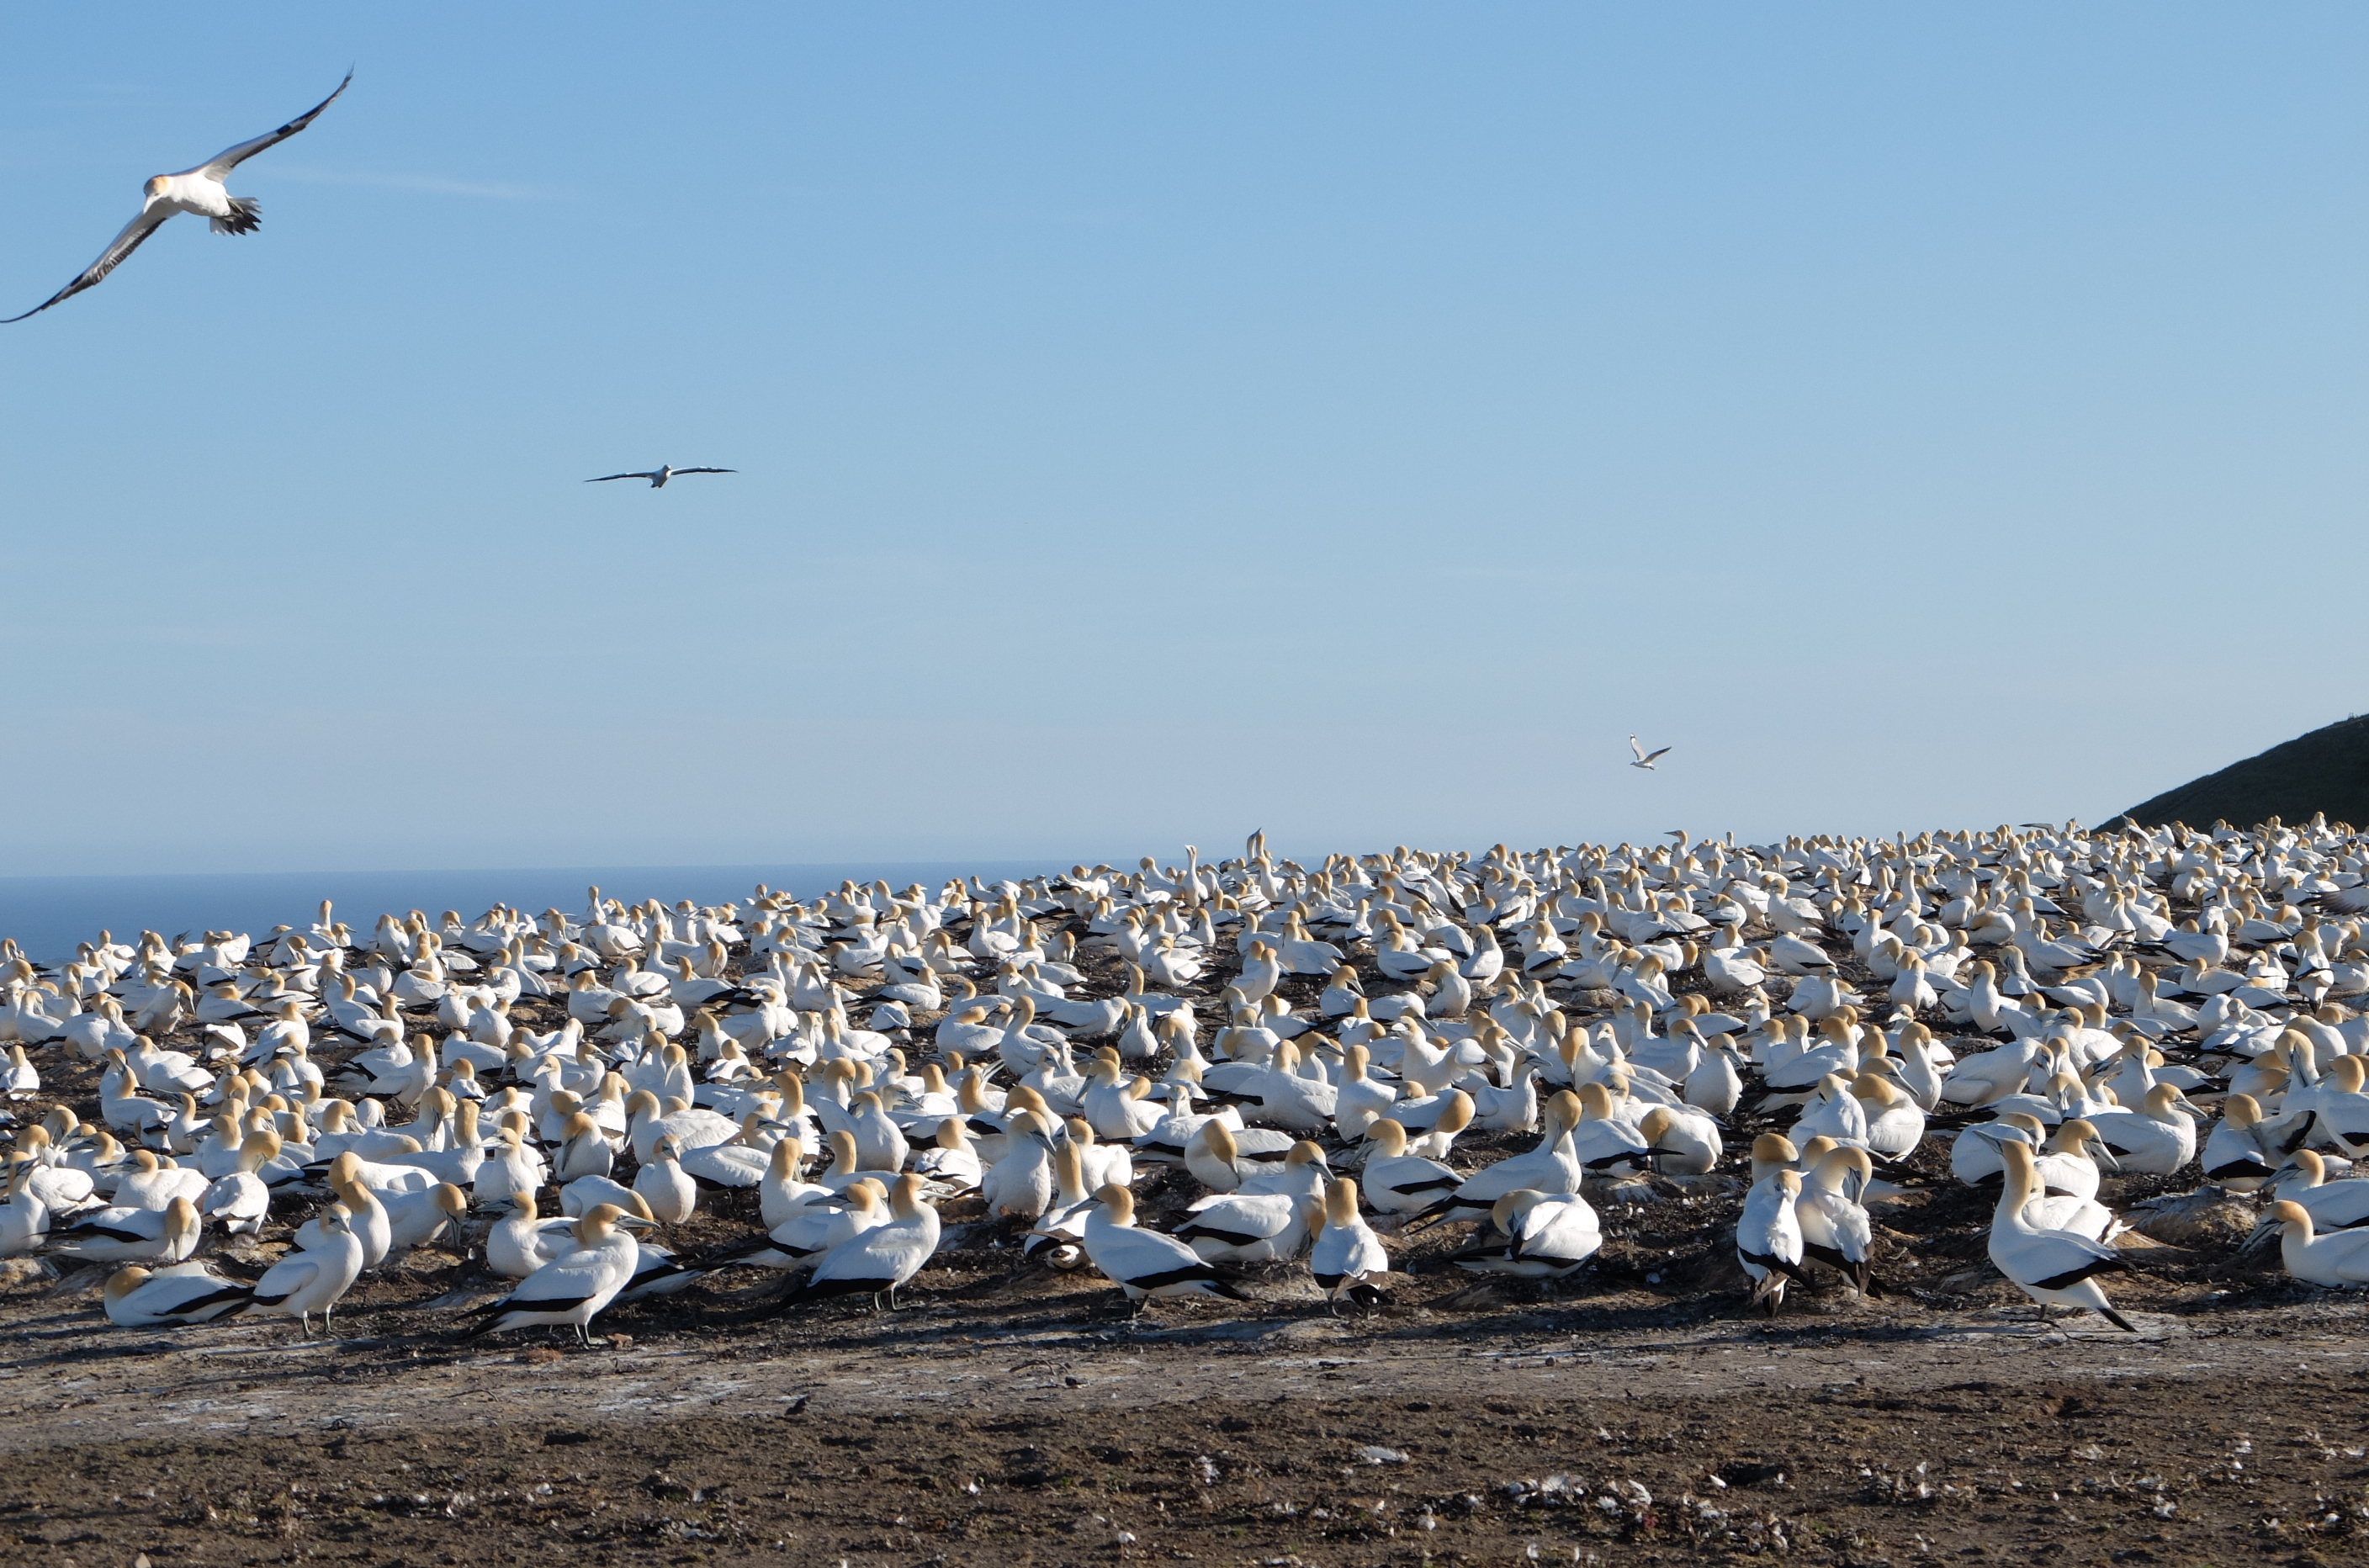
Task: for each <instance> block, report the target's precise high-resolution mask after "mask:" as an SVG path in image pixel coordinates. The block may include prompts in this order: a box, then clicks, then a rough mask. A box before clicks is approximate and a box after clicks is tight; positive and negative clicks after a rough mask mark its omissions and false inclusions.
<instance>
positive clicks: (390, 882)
mask: <svg viewBox="0 0 2369 1568" xmlns="http://www.w3.org/2000/svg"><path fill="white" fill-rule="evenodd" d="M1068 869H1069V864H1068V863H1067V862H1064V863H1062V864H1059V865H1056V864H1051V863H1049V862H1042V861H902V862H899V861H869V862H853V861H851V862H848V863H846V864H810V865H608V866H592V865H585V866H574V867H560V868H557V869H552V868H549V867H536V868H534V869H532V870H519V871H299V872H262V873H254V874H242V875H219V876H0V936H13V937H15V938H16V939H17V944H19V945H20V946H22V947H23V948H24V949H25V951H26V953H27V954H28V955H29V956H31V957H32V959H33V960H34V961H35V962H36V963H40V964H61V963H63V962H65V961H66V960H67V959H69V958H71V957H73V956H74V944H76V943H80V942H87V941H89V940H91V939H92V938H93V937H95V936H97V934H98V933H99V932H101V931H102V930H104V931H111V932H113V933H115V935H116V938H117V940H119V941H130V940H132V939H133V938H135V937H137V936H138V935H139V933H141V932H143V931H154V932H161V933H163V934H165V935H166V936H167V937H170V936H174V935H177V934H178V933H182V932H199V931H244V932H248V933H252V934H254V935H257V936H261V935H262V934H263V933H265V932H267V931H269V930H270V929H271V928H272V927H273V926H275V925H292V926H300V927H301V926H306V925H310V924H311V923H312V922H313V921H314V919H315V915H316V912H317V911H318V910H319V909H320V906H321V900H322V899H324V898H328V899H332V900H334V901H335V902H336V904H337V907H338V908H337V918H338V919H339V920H342V921H346V922H347V923H348V924H349V925H351V926H352V927H353V928H354V929H355V931H356V932H357V933H367V932H368V931H369V930H370V929H371V928H372V925H374V924H375V923H376V922H377V920H378V917H379V916H380V915H381V914H383V913H387V912H394V913H397V914H400V913H403V912H405V911H407V910H426V911H428V914H429V918H431V919H433V918H434V917H435V916H437V915H439V914H441V913H442V912H443V911H444V910H460V911H461V917H462V919H463V920H475V918H476V917H477V916H479V915H481V914H483V913H485V911H486V910H489V909H491V908H492V907H493V906H494V905H496V904H512V905H516V906H517V907H519V908H521V909H523V910H532V911H533V912H536V913H541V912H542V911H543V910H546V909H552V908H557V909H561V910H566V911H567V912H568V913H570V914H574V913H576V912H578V911H579V910H582V909H583V908H584V898H585V889H586V888H587V887H590V886H592V885H594V884H596V883H597V884H598V885H599V886H600V888H601V893H602V894H604V895H605V896H607V897H609V898H622V899H624V901H625V902H627V903H629V904H630V903H637V902H639V901H640V900H642V899H644V898H660V899H663V900H665V901H666V902H668V903H669V904H671V903H673V902H674V901H675V900H676V899H678V898H689V899H690V900H691V901H692V902H693V903H695V904H721V903H726V902H730V901H737V900H742V899H746V898H748V897H749V895H750V892H751V891H753V890H754V889H755V887H756V886H757V884H758V883H760V882H762V883H763V884H765V886H767V887H772V888H773V889H775V890H776V891H779V890H782V889H787V890H788V891H790V892H791V893H793V894H795V895H796V896H797V897H799V898H812V897H814V895H816V894H817V893H819V892H823V891H826V890H828V889H830V888H833V887H838V886H839V885H840V883H841V882H842V881H845V880H848V879H850V878H853V879H854V880H855V881H857V882H859V883H863V882H872V881H875V880H879V879H884V878H885V879H886V880H887V883H888V885H889V886H890V887H899V888H901V887H905V886H906V885H907V884H909V883H913V882H920V883H922V884H924V885H926V886H928V887H939V886H942V885H943V884H944V882H945V881H946V879H947V878H948V877H953V876H977V877H979V878H980V879H981V880H983V881H988V882H994V881H997V880H1000V879H1001V878H1004V877H1012V878H1014V879H1017V878H1021V877H1025V876H1041V875H1043V874H1045V873H1047V872H1054V871H1066V870H1068Z"/></svg>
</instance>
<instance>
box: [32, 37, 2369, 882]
mask: <svg viewBox="0 0 2369 1568" xmlns="http://www.w3.org/2000/svg"><path fill="white" fill-rule="evenodd" d="M349 64H350V65H352V66H354V67H355V69H356V74H355V78H354V85H353V87H352V90H351V91H350V92H349V93H348V94H347V96H346V97H345V98H344V99H343V100H341V101H340V102H339V103H338V104H337V105H336V106H335V107H334V108H332V109H330V110H329V111H328V113H326V115H324V116H323V117H322V118H321V120H319V121H317V122H316V123H315V125H314V126H313V127H312V129H310V130H309V131H307V132H304V133H303V135H302V136H299V137H297V138H296V139H295V140H293V141H292V142H290V143H286V144H285V145H283V146H281V147H280V148H277V149H275V150H273V151H272V152H269V153H268V154H266V155H263V156H261V157H259V158H257V160H255V161H254V162H252V163H249V164H247V165H246V166H245V167H243V168H242V169H241V170H239V171H238V175H237V177H235V179H234V180H233V181H232V189H234V190H235V191H237V192H240V193H242V194H246V195H252V196H255V197H257V198H259V199H260V200H262V202H263V211H264V215H265V223H264V227H263V229H262V232H261V233H260V234H258V235H253V236H249V237H246V238H237V239H234V238H225V237H221V236H216V235H209V234H208V233H207V232H206V231H205V228H204V226H203V225H202V224H201V223H198V222H196V221H194V220H191V219H189V218H180V219H177V220H175V221H174V222H173V223H171V224H169V225H168V226H167V227H166V229H165V230H164V231H163V232H162V233H160V234H159V235H157V236H156V237H155V238H154V239H153V240H151V241H150V242H149V243H148V245H147V246H145V247H144V248H143V249H142V250H141V251H140V253H139V254H138V255H136V256H134V257H133V258H132V259H131V260H130V261H129V262H127V263H126V264H125V265H124V266H123V267H122V269H120V271H118V272H117V273H116V274H115V275H114V277H112V278H111V279H109V280H108V281H107V282H106V283H105V284H103V285H101V286H100V287H99V288H97V290H95V291H92V292H88V293H86V294H84V295H82V296H80V297H78V298H76V299H74V300H71V301H68V302H67V303H64V304H63V305H61V306H59V307H57V308H56V309H54V310H52V311H50V312H48V313H47V314H45V315H40V316H37V317H35V318H33V319H32V320H30V321H27V322H23V323H20V324H18V325H16V326H7V327H0V475H5V478H0V484H5V486H6V488H5V500H0V548H4V549H5V555H0V562H5V572H0V592H5V594H6V614H5V616H0V681H5V690H6V715H7V722H6V733H7V737H8V744H7V748H6V756H5V761H0V872H6V873H12V874H31V873H45V874H46V873H74V872H142V871H159V872H161V871H207V870H239V871H265V870H303V869H307V868H328V867H338V868H352V867H370V866H383V867H404V866H429V865H436V866H466V865H529V864H582V863H589V862H597V863H602V864H631V863H637V862H655V863H667V864H689V863H699V862H755V861H822V860H854V859H865V858H881V859H896V860H919V859H924V858H931V857H939V856H949V855H957V856H959V855H978V856H979V857H982V858H1008V857H1019V856H1033V855H1038V854H1047V853H1049V854H1057V855H1061V856H1070V855H1075V856H1079V857H1083V858H1093V857H1104V856H1110V857H1116V856H1117V855H1120V854H1129V855H1132V854H1133V853H1139V852H1140V851H1144V850H1162V851H1163V852H1166V853H1173V849H1172V846H1173V845H1175V844H1178V843H1181V842H1183V841H1187V840H1191V841H1197V842H1199V843H1200V844H1202V845H1203V846H1204V847H1205V849H1213V850H1214V849H1219V848H1230V847H1232V846H1235V845H1238V844H1239V842H1240V841H1241V837H1242V834H1243V833H1244V832H1246V831H1247V830H1250V829H1252V828H1254V827H1261V826H1264V827H1265V828H1266V829H1267V830H1269V832H1270V835H1271V837H1272V838H1273V839H1274V841H1276V843H1277V845H1278V846H1279V847H1282V848H1285V849H1287V850H1291V851H1295V852H1302V853H1309V852H1322V851H1323V850H1326V849H1333V848H1345V849H1363V848H1371V847H1378V846H1384V845H1388V844H1390V843H1396V842H1413V843H1422V844H1432V845H1474V846H1483V845H1486V844H1487V843H1489V842H1491V841H1495V840H1499V839H1506V840H1511V841H1516V842H1519V843H1538V842H1553V841H1576V840H1579V839H1581V838H1619V837H1642V836H1646V835H1651V834H1654V833H1655V832H1658V831H1659V830H1662V829H1665V828H1673V827H1678V826H1681V825H1684V826H1688V827H1689V828H1692V829H1694V830H1698V831H1702V830H1711V831H1718V830H1727V829H1734V830H1737V831H1738V832H1739V833H1741V834H1744V835H1745V836H1746V837H1750V838H1760V837H1764V836H1768V835H1773V834H1779V833H1783V832H1786V831H1805V832H1806V831H1816V830H1844V831H1881V832H1890V831H1892V830H1895V829H1901V828H1905V829H1909V830H1916V829H1917V828H1920V827H1925V826H1956V825H1988V824H1995V823H1997V822H2000V821H2009V820H2014V821H2020V820H2026V819H2033V818H2061V817H2064V816H2066V815H2079V816H2081V817H2083V818H2088V819H2093V820H2094V819H2099V818H2103V817H2104V816H2106V815H2107V814H2108V813H2110V812H2112V811H2113V810H2115V809H2116V808H2119V807H2124V806H2128V805H2131V804H2133V803H2134V802H2135V801H2136V800H2138V799H2140V798H2142V797H2144V796H2146V795H2150V794H2153V793H2154V792H2155V791H2157V789H2159V788H2162V787H2165V786H2168V785H2169V784H2175V783H2179V782H2180V781H2182V780H2185V779H2187V778H2189V777H2191V776H2192V775H2193V774H2195V773H2200V772H2203V771H2205V770H2208V769H2210V768H2213V767H2216V766H2219V765H2221V764H2222V763H2224V762H2226V761H2231V760H2233V759H2235V758H2237V757H2239V756H2242V755H2246V754H2249V753H2251V752H2253V751H2255V750H2260V749H2261V748H2262V747H2264V746H2266V745H2269V744H2272V743H2274V742H2276V741H2278V740H2281V739H2283V738H2286V737H2288V736H2290V735H2293V734H2295V733H2297V732H2299V731H2301V730H2303V729H2306V728H2309V727H2315V726H2317V725H2319V724H2322V723H2326V722H2329V721H2331V720H2334V719H2337V718H2340V717H2342V716H2344V715H2346V714H2348V713H2350V712H2352V711H2353V710H2354V709H2355V708H2357V707H2361V706H2363V705H2364V704H2363V701H2362V698H2361V696H2360V692H2362V689H2363V656H2362V654H2361V653H2360V652H2359V650H2358V647H2357V644H2358V637H2357V635H2356V623H2357V622H2358V620H2359V614H2358V600H2359V595H2358V592H2357V590H2356V588H2355V586H2354V585H2357V584H2358V583H2359V581H2360V580H2361V579H2362V573H2363V567H2369V532H2364V530H2363V526H2362V523H2363V517H2362V512H2363V505H2362V500H2363V494H2364V487H2363V480H2364V477H2369V475H2364V464H2369V448H2364V445H2363V440H2362V437H2363V429H2364V416H2369V381H2364V372H2363V366H2364V364H2369V354H2365V353H2364V349H2369V342H2364V336H2369V334H2364V326H2365V325H2369V322H2364V303H2365V302H2369V291H2364V288H2363V259H2364V255H2363V253H2364V245H2363V241H2364V238H2369V234H2364V223H2363V216H2364V212H2363V198H2364V194H2369V191H2364V176H2363V170H2364V168H2369V135H2364V132H2369V95H2364V93H2363V81H2364V79H2369V78H2364V72H2363V67H2364V65H2369V11H2363V10H2362V9H2361V8H2360V7H2358V6H2283V7H2278V8H2276V9H2274V10H2268V11H2266V10H2263V9H2261V8H2258V7H2237V6H2165V5H2155V4H2148V5H2130V6H2111V5H2098V6H2080V7H2064V6H2036V5H2034V6H1960V7H1939V6H1874V5H1868V6H1815V5H1804V6H1618V7H1615V6H1596V7H1586V6H1570V5H1564V4H1555V5H1545V6H1436V5H1426V6H1386V5H1375V4H1358V5H1355V6H1319V5H1299V6H1056V5H1038V6H927V5H912V6H893V7H890V6H833V7H828V8H819V7H808V6H749V7H739V8H736V7H729V6H704V7H697V8H658V7H651V6H593V5H571V6H541V7H521V6H476V5H473V6H448V7H438V6H402V7H395V8H389V7H377V8H371V7H360V6H236V7H233V8H230V9H229V10H226V11H225V10H223V9H221V8H219V7H216V8H212V9H209V10H205V11H203V12H202V13H200V12H186V11H177V10H175V9H173V8H170V7H166V8H152V9H144V10H143V11H141V12H140V14H139V16H138V17H137V18H136V20H131V19H127V17H125V16H124V15H123V14H122V13H120V12H119V11H113V10H107V9H104V8H92V7H87V6H82V7H74V6H51V7H35V6H17V7H15V8H13V9H12V10H11V11H10V12H9V13H8V14H7V17H6V20H5V22H0V149H5V150H4V151H0V178H5V181H6V191H7V201H6V205H7V210H8V213H9V216H8V219H7V221H6V223H5V224H0V306H5V307H6V309H5V310H0V314H13V313H14V312H15V311H17V310H20V309H24V308H27V307H29V306H30V305H32V304H34V303H38V302H39V301H40V300H41V299H43V298H45V297H47V296H48V294H50V293H51V292H52V291H53V290H55V289H56V288H58V287H59V286H60V285H61V284H63V283H64V282H65V281H66V280H68V279H69V278H71V277H72V276H74V273H75V272H76V271H78V270H79V269H81V268H82V267H84V266H85V265H86V263H88V262H89V261H90V260H91V258H93V257H95V256H96V255H97V253H98V251H99V250H100V248H101V247H102V246H104V245H105V243H106V242H107V240H108V239H109V236H110V235H113V234H114V233H115V231H116V229H117V228H118V227H119V226H120V224H121V223H123V222H124V221H125V220H126V219H127V218H129V217H130V216H131V215H132V212H134V211H135V210H136V208H137V206H138V203H139V199H140V187H141V182H142V181H143V180H144V179H145V178H146V177H148V176H149V175H151V174H154V173H158V172H163V171H168V170H175V169H180V168H184V167H187V166H190V165H193V164H195V163H197V162H199V161H200V160H201V159H203V158H205V157H207V156H209V155H212V153H214V152H215V151H216V150H218V149H219V148H221V147H223V146H224V145H227V144H229V143H233V142H235V141H238V140H241V139H244V138H246V137H248V136H251V135H255V134H257V133H258V132H263V131H265V130H267V129H269V127H271V126H272V125H275V124H277V123H279V122H280V120H282V119H285V118H287V117H288V116H290V115H292V114H294V113H296V112H298V111H300V110H302V109H305V108H307V107H308V106H310V105H311V104H313V103H314V102H315V101H317V100H318V99H319V98H320V97H322V96H324V95H325V94H326V92H327V91H328V90H329V88H330V87H332V86H335V85H336V82H337V80H338V76H339V75H340V74H343V72H344V71H345V69H346V68H347V66H348V65H349ZM660 462H672V463H674V464H722V465H727V466H732V467H737V468H738V469H740V470H741V471H742V472H740V473H739V474H738V475H729V476H721V477H712V478H705V479H686V480H682V481H680V482H678V483H677V484H676V485H674V486H669V487H668V488H667V489H666V490H664V491H659V492H653V491H651V490H649V489H647V488H646V487H641V486H629V485H624V484H620V485H608V486H587V485H585V484H583V483H581V481H582V480H583V479H584V478H585V477H587V476H589V475H597V474H605V473H610V472H613V471H615V470H617V469H621V468H638V467H647V466H651V465H655V464H658V463H660ZM1632 730H1633V731H1635V732H1636V733H1638V734H1639V735H1641V736H1642V737H1643V738H1645V739H1646V741H1647V742H1648V744H1651V745H1670V746H1673V747H1674V748H1675V750H1673V751H1672V752H1671V754H1670V755H1669V756H1668V757H1667V758H1666V759H1665V760H1664V762H1663V764H1662V767H1661V770H1660V771H1659V772H1658V773H1651V774H1649V773H1641V772H1638V771H1636V770H1633V769H1630V768H1628V767H1625V766H1623V765H1622V764H1623V763H1624V762H1625V761H1626V760H1627V737H1628V736H1629V734H1630V733H1631V731H1632Z"/></svg>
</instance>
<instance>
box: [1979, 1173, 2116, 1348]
mask: <svg viewBox="0 0 2369 1568" xmlns="http://www.w3.org/2000/svg"><path fill="white" fill-rule="evenodd" d="M1999 1153H2000V1154H2001V1156H2002V1157H2004V1159H2005V1160H2006V1162H2007V1170H2006V1174H2005V1179H2004V1182H2003V1183H2002V1185H2001V1187H2000V1190H1999V1201H1998V1208H1997V1211H1996V1212H1995V1213H1994V1214H1993V1215H1992V1217H1991V1241H1990V1256H1991V1262H1992V1263H1994V1264H1996V1265H1997V1266H1998V1271H1999V1272H2000V1273H2001V1274H2004V1275H2006V1276H2008V1278H2009V1280H2010V1281H2012V1282H2013V1284H2014V1285H2015V1288H2017V1289H2019V1290H2020V1291H2022V1292H2023V1293H2024V1294H2025V1295H2027V1296H2029V1297H2031V1299H2032V1300H2033V1301H2035V1302H2037V1303H2038V1304H2039V1307H2040V1321H2041V1322H2043V1323H2045V1322H2047V1321H2048V1309H2049V1308H2050V1307H2052V1306H2062V1307H2087V1308H2089V1310H2092V1311H2094V1312H2097V1313H2099V1314H2100V1316H2102V1317H2104V1318H2105V1320H2106V1321H2107V1322H2111V1323H2112V1324H2113V1325H2114V1326H2115V1327H2116V1328H2118V1329H2123V1330H2125V1331H2127V1332H2129V1333H2137V1332H2138V1330H2137V1329H2136V1328H2135V1327H2134V1326H2133V1325H2132V1323H2131V1321H2130V1320H2129V1319H2128V1318H2125V1317H2123V1315H2122V1314H2121V1313H2120V1312H2117V1311H2116V1310H2114V1309H2113V1306H2112V1303H2111V1302H2109V1301H2108V1300H2107V1299H2106V1293H2105V1291H2103V1290H2102V1289H2100V1288H2099V1286H2098V1281H2097V1279H2096V1277H2095V1276H2097V1275H2100V1274H2103V1273H2109V1272H2112V1271H2116V1270H2122V1271H2127V1270H2128V1269H2129V1267H2130V1265H2128V1264H2127V1263H2125V1262H2123V1259H2122V1257H2121V1255H2120V1254H2119V1253H2115V1252H2114V1250H2113V1249H2112V1248H2111V1247H2104V1246H2100V1245H2099V1244H2098V1243H2097V1242H2093V1241H2091V1240H2090V1239H2089V1237H2087V1236H2084V1235H2080V1234H2077V1233H2076V1232H2074V1231H2071V1230H2040V1229H2038V1228H2036V1227H2035V1226H2034V1225H2033V1224H2032V1223H2031V1219H2028V1218H2027V1217H2026V1216H2025V1213H2024V1206H2025V1205H2026V1204H2028V1203H2030V1202H2031V1201H2032V1199H2034V1198H2036V1197H2039V1196H2042V1195H2041V1191H2040V1174H2039V1172H2038V1169H2037V1167H2036V1165H2035V1163H2034V1157H2033V1153H2032V1150H2031V1145H2029V1144H2025V1143H2013V1142H2010V1143H2004V1144H2001V1145H2000V1146H1999Z"/></svg>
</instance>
